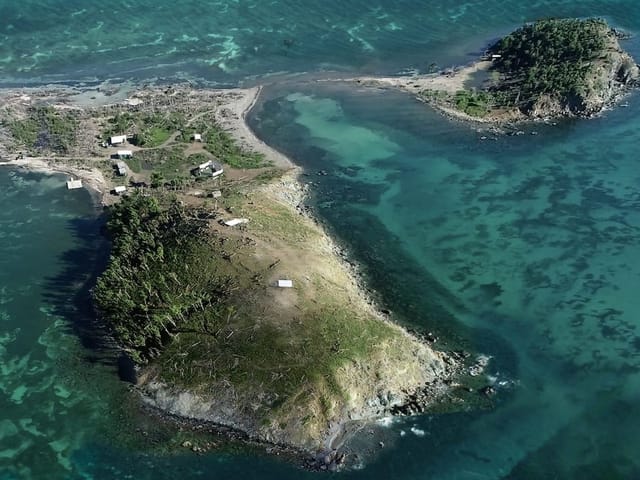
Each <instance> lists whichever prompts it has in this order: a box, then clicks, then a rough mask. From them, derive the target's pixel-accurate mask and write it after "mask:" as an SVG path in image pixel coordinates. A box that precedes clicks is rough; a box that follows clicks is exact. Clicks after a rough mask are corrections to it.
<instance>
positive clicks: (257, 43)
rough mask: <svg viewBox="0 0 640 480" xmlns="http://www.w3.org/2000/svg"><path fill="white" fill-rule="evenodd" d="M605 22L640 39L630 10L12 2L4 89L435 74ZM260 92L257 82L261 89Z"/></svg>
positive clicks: (295, 2) (243, 0) (139, 0)
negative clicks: (528, 35)
mask: <svg viewBox="0 0 640 480" xmlns="http://www.w3.org/2000/svg"><path fill="white" fill-rule="evenodd" d="M549 15H554V16H570V17H571V16H574V17H575V16H588V15H601V16H605V17H607V18H609V19H611V20H612V21H613V22H614V23H615V24H616V25H619V26H621V27H625V28H629V29H635V28H637V24H636V23H635V22H636V21H637V18H638V16H640V6H639V5H638V3H637V2H634V1H632V0H625V1H607V2H602V1H596V0H583V1H580V2H576V1H569V0H564V1H554V0H538V1H535V2H517V1H511V2H497V1H494V0H471V1H466V2H449V1H446V0H384V1H379V2H374V3H371V2H368V1H365V0H349V1H348V2H343V1H338V0H326V1H323V2H313V1H309V0H306V1H301V0H276V1H271V2H261V1H256V0H238V1H228V0H208V1H196V0H184V1H182V2H180V3H179V4H178V3H175V2H166V1H156V0H135V1H125V0H114V1H111V2H109V3H108V4H105V3H104V2H98V1H87V0H25V1H20V2H15V1H12V0H1V1H0V18H2V19H3V22H2V25H0V84H3V85H7V84H20V83H21V82H29V83H32V82H35V83H38V82H68V81H83V80H84V81H101V80H104V79H107V78H108V79H120V80H123V79H140V80H146V79H149V78H156V77H160V78H168V79H176V78H178V79H180V78H185V77H186V78H189V77H194V78H198V79H201V80H205V81H209V82H217V83H222V84H235V83H236V82H238V81H243V80H246V79H247V77H253V76H256V75H258V76H260V75H264V74H267V73H275V72H293V73H298V72H304V71H317V70H318V69H324V70H326V69H329V70H334V69H337V70H353V69H359V70H363V71H367V72H385V71H395V70H399V69H405V68H414V69H419V70H425V69H427V68H428V66H429V65H430V64H431V63H432V62H436V63H439V64H440V65H442V66H448V63H449V62H451V61H455V62H467V61H469V60H471V59H472V58H475V56H477V54H478V52H481V51H482V49H483V48H484V46H485V45H484V44H485V42H487V41H488V40H490V39H492V38H494V37H495V36H496V35H497V34H499V33H503V32H506V31H508V30H510V29H512V28H513V27H514V26H516V25H519V24H520V23H522V22H524V21H528V20H532V19H536V18H539V17H544V16H549ZM249 81H251V80H249Z"/></svg>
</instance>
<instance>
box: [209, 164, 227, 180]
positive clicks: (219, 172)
mask: <svg viewBox="0 0 640 480" xmlns="http://www.w3.org/2000/svg"><path fill="white" fill-rule="evenodd" d="M223 173H224V170H223V169H222V167H219V169H216V165H212V166H211V178H215V177H218V176H220V175H222V174H223Z"/></svg>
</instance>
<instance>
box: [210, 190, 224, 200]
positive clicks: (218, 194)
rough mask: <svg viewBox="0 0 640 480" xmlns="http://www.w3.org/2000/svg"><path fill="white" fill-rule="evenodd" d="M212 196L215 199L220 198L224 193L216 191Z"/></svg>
mask: <svg viewBox="0 0 640 480" xmlns="http://www.w3.org/2000/svg"><path fill="white" fill-rule="evenodd" d="M211 196H212V197H213V198H220V197H221V196H222V192H221V191H220V190H214V191H213V192H211Z"/></svg>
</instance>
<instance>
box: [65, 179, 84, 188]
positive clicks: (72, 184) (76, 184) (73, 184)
mask: <svg viewBox="0 0 640 480" xmlns="http://www.w3.org/2000/svg"><path fill="white" fill-rule="evenodd" d="M77 188H82V180H74V179H73V178H70V179H69V180H68V181H67V190H75V189H77Z"/></svg>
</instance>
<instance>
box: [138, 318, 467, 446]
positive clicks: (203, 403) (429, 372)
mask: <svg viewBox="0 0 640 480" xmlns="http://www.w3.org/2000/svg"><path fill="white" fill-rule="evenodd" d="M396 328H398V331H399V332H402V333H400V335H399V336H398V337H397V339H395V340H394V342H395V343H396V344H395V345H388V346H381V348H380V349H379V351H378V352H379V355H376V356H375V357H371V358H368V359H361V360H356V359H354V361H353V362H351V363H348V364H345V365H343V366H342V367H341V368H339V369H338V370H337V371H336V373H335V378H334V381H335V382H336V384H337V386H338V388H339V390H340V391H341V392H343V395H340V396H335V397H333V404H332V405H323V406H322V408H324V409H325V410H329V411H330V412H331V413H329V414H328V415H326V423H325V424H324V425H321V426H320V425H317V424H316V423H315V422H313V421H310V418H309V417H310V416H312V415H314V411H316V409H317V407H318V406H317V405H315V399H314V396H315V395H317V394H316V393H314V390H315V389H316V388H317V387H316V386H315V385H313V384H312V383H311V382H310V383H309V389H308V391H307V392H301V395H306V396H308V398H309V400H308V402H296V403H294V404H291V407H292V408H287V409H278V408H272V409H271V411H270V412H269V414H268V415H267V416H265V409H264V407H265V405H268V404H269V403H270V399H269V398H267V396H266V392H262V391H260V388H259V387H258V386H256V388H255V389H253V390H252V391H245V392H240V391H237V390H236V389H235V388H234V387H233V386H232V385H229V384H226V385H225V384H222V383H218V384H211V385H207V386H203V387H204V388H199V389H197V391H196V390H189V389H185V388H182V387H177V386H175V385H169V384H167V383H166V382H163V381H162V380H161V378H160V375H159V373H160V372H159V371H158V370H156V369H155V368H153V367H151V368H147V369H145V370H144V371H143V372H142V374H141V375H140V377H139V381H138V385H137V387H138V390H139V391H140V392H141V393H142V396H143V400H144V401H145V402H146V403H147V404H148V405H150V406H152V407H154V408H157V409H159V410H161V411H162V412H166V413H168V414H170V415H175V416H178V417H182V418H188V419H193V420H198V421H202V422H205V423H209V424H215V425H220V426H224V427H228V428H231V429H234V430H237V431H239V432H242V433H244V434H246V435H247V438H249V439H251V440H255V441H258V442H265V443H269V444H273V445H281V446H286V447H290V448H293V449H295V450H298V451H301V452H307V453H310V454H312V455H314V456H317V455H319V454H322V455H324V454H326V453H327V452H332V451H335V450H336V449H339V448H340V445H341V444H342V443H343V442H344V440H345V438H346V436H347V435H348V434H349V432H352V431H353V429H350V428H349V424H351V423H354V422H356V423H357V422H360V423H361V422H367V421H372V420H375V419H377V418H381V417H385V416H389V415H407V414H418V413H422V412H425V411H427V410H428V409H429V407H430V406H433V405H434V404H436V403H438V402H440V401H442V399H443V398H444V397H446V395H447V393H448V392H449V391H450V389H449V387H448V384H449V383H450V380H451V378H452V376H453V375H455V374H456V373H458V372H459V369H460V368H459V367H460V365H461V363H462V362H461V360H460V359H457V358H454V357H452V356H448V355H446V354H444V353H441V352H437V351H434V350H432V349H431V348H430V346H429V345H428V344H426V343H423V342H422V341H420V340H418V339H417V338H415V337H413V336H411V335H410V334H408V333H406V332H404V331H403V330H402V329H400V327H396ZM400 344H402V345H400Z"/></svg>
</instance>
